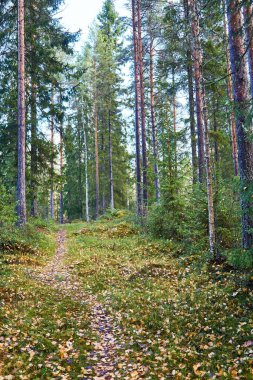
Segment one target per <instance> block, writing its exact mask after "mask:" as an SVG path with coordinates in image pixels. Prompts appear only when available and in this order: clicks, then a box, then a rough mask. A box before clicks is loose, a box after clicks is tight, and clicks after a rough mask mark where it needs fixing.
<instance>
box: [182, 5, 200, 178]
mask: <svg viewBox="0 0 253 380" xmlns="http://www.w3.org/2000/svg"><path fill="white" fill-rule="evenodd" d="M184 15H185V21H186V25H187V29H188V28H189V27H190V26H191V25H190V14H189V4H188V0H184ZM186 41H187V44H188V46H187V49H186V58H187V80H188V97H189V114H190V132H191V153H192V180H193V184H196V183H197V180H198V157H197V146H196V141H197V139H196V123H195V115H194V113H195V107H194V87H193V67H192V53H191V36H190V34H189V31H188V30H187V32H186Z"/></svg>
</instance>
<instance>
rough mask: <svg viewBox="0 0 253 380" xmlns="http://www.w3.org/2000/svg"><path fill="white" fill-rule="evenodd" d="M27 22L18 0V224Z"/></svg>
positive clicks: (22, 208) (22, 200)
mask: <svg viewBox="0 0 253 380" xmlns="http://www.w3.org/2000/svg"><path fill="white" fill-rule="evenodd" d="M25 112H26V110H25V22H24V0H18V182H17V203H18V204H17V213H18V225H20V226H22V225H24V224H25V223H26V174H25V169H26V157H25V154H26V125H25Z"/></svg>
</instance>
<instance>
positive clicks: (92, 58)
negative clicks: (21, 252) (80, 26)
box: [0, 0, 253, 267]
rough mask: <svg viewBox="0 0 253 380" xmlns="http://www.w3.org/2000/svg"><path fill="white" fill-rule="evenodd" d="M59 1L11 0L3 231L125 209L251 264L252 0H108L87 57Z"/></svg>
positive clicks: (3, 121) (2, 93)
mask: <svg viewBox="0 0 253 380" xmlns="http://www.w3.org/2000/svg"><path fill="white" fill-rule="evenodd" d="M62 3H63V1H55V0H40V1H36V0H31V1H30V0H29V1H28V0H27V1H23V0H19V1H10V0H2V1H1V2H0V20H1V28H0V42H1V43H0V223H1V226H2V228H4V227H5V226H6V225H10V224H14V223H17V224H18V225H20V226H23V225H24V224H26V222H27V219H28V218H44V219H52V220H55V221H59V222H60V223H64V222H66V221H73V220H76V219H80V220H86V221H89V220H93V219H97V218H101V217H108V218H109V217H110V215H113V214H114V213H117V212H118V211H117V210H122V209H124V210H128V213H129V215H131V214H133V213H134V214H135V222H136V223H139V224H140V225H142V226H143V228H144V229H145V230H146V231H147V232H148V233H150V234H152V236H154V237H155V238H165V239H168V240H170V241H173V242H174V244H180V245H182V246H183V247H185V249H187V250H190V251H191V250H198V251H199V252H207V251H208V250H209V251H210V254H209V258H210V259H212V260H215V261H220V260H223V259H224V257H226V258H227V259H228V260H229V262H230V264H232V265H235V266H239V267H240V266H241V267H250V266H252V263H253V259H252V258H253V255H252V251H251V250H252V245H253V213H252V211H253V210H252V197H253V195H252V194H253V188H252V179H253V141H252V96H253V39H252V37H253V6H252V2H251V1H249V0H242V1H239V0H227V1H224V2H223V1H216V0H214V1H205V0H182V1H169V2H168V1H165V0H156V1H153V0H142V1H138V0H132V1H131V2H130V1H129V2H128V4H127V6H128V7H129V10H130V11H131V13H130V14H132V18H131V19H127V18H121V17H119V15H118V14H117V12H116V10H115V6H114V2H113V1H112V0H105V1H104V4H103V7H102V9H101V12H100V13H99V15H98V17H97V19H96V21H95V22H94V24H93V26H92V28H91V31H90V36H89V39H88V41H87V43H86V44H85V46H84V47H83V49H82V52H81V53H79V54H76V53H74V51H73V47H74V44H75V42H76V41H77V40H78V38H79V34H78V33H75V34H73V33H70V32H68V31H67V30H65V29H64V28H63V26H62V25H61V21H60V18H58V17H60V16H59V15H60V13H59V15H58V12H59V9H60V7H61V5H62ZM17 21H18V23H17ZM17 24H18V30H17ZM17 53H18V54H17ZM16 210H17V213H16ZM129 217H132V216H129ZM132 218H133V217H132Z"/></svg>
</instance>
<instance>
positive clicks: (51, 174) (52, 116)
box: [50, 82, 54, 219]
mask: <svg viewBox="0 0 253 380" xmlns="http://www.w3.org/2000/svg"><path fill="white" fill-rule="evenodd" d="M50 161H51V162H50V166H51V168H50V169H51V173H50V176H51V178H50V218H51V219H54V83H53V82H52V84H51V159H50Z"/></svg>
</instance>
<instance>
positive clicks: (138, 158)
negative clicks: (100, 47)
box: [132, 0, 142, 216]
mask: <svg viewBox="0 0 253 380" xmlns="http://www.w3.org/2000/svg"><path fill="white" fill-rule="evenodd" d="M132 23H133V42H134V73H135V75H134V77H135V79H134V84H135V148H136V198H137V199H136V203H137V215H138V216H141V214H142V195H141V155H140V124H139V113H140V110H139V101H138V100H139V76H138V48H137V31H136V7H135V0H132Z"/></svg>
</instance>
